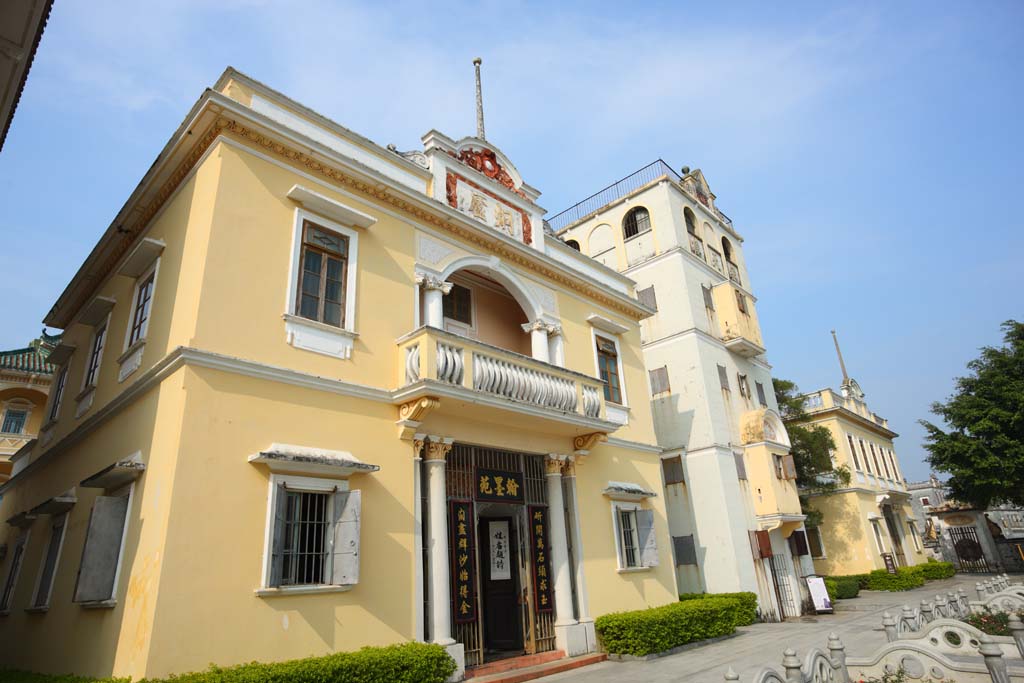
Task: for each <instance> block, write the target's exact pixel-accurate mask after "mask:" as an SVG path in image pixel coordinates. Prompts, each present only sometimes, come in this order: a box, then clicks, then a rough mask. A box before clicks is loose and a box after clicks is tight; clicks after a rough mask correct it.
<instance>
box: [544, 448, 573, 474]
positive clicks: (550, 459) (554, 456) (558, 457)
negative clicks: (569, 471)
mask: <svg viewBox="0 0 1024 683" xmlns="http://www.w3.org/2000/svg"><path fill="white" fill-rule="evenodd" d="M567 462H572V456H571V455H563V454H561V453H548V456H547V457H546V458H544V471H545V473H546V474H547V475H548V476H549V477H552V476H555V475H558V476H562V468H563V467H564V466H565V463H567Z"/></svg>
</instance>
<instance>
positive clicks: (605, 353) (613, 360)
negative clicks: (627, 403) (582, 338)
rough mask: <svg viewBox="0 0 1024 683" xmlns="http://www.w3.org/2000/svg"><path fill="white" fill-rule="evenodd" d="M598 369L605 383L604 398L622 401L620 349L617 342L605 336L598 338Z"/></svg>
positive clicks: (614, 401) (615, 401)
mask: <svg viewBox="0 0 1024 683" xmlns="http://www.w3.org/2000/svg"><path fill="white" fill-rule="evenodd" d="M597 369H598V372H600V374H601V381H602V382H603V383H604V398H605V400H606V401H611V402H612V403H619V404H621V403H622V380H621V379H620V377H619V351H618V348H617V347H616V346H615V342H613V341H611V340H610V339H605V338H604V337H598V338H597Z"/></svg>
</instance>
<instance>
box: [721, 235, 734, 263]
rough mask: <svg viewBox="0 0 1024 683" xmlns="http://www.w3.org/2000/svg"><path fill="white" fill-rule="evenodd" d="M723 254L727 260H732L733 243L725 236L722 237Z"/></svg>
mask: <svg viewBox="0 0 1024 683" xmlns="http://www.w3.org/2000/svg"><path fill="white" fill-rule="evenodd" d="M722 254H723V255H724V256H725V260H726V261H730V262H732V260H733V259H732V244H731V243H730V242H729V240H728V239H726V238H725V237H723V238H722Z"/></svg>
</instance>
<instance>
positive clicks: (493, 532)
mask: <svg viewBox="0 0 1024 683" xmlns="http://www.w3.org/2000/svg"><path fill="white" fill-rule="evenodd" d="M487 535H488V538H489V539H490V545H491V552H490V557H491V581H508V580H509V579H511V578H512V567H511V564H510V560H511V557H510V555H509V546H508V521H507V520H506V521H501V522H488V523H487Z"/></svg>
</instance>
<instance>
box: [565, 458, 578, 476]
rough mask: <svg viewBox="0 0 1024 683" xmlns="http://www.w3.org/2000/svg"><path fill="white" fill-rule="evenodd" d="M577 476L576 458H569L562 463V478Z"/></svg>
mask: <svg viewBox="0 0 1024 683" xmlns="http://www.w3.org/2000/svg"><path fill="white" fill-rule="evenodd" d="M575 476H576V458H574V457H572V456H571V455H570V456H569V458H568V459H567V460H566V461H565V462H563V463H562V477H575Z"/></svg>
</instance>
